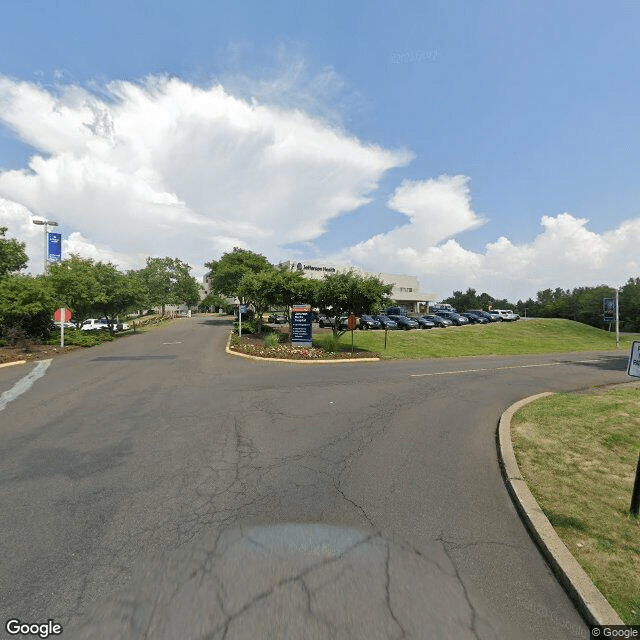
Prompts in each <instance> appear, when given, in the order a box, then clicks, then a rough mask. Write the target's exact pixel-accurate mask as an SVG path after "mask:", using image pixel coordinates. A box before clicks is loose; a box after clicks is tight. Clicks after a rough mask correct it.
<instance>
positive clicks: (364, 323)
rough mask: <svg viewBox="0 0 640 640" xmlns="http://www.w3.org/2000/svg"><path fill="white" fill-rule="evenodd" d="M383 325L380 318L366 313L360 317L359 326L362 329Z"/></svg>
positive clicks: (378, 327) (377, 327) (376, 327)
mask: <svg viewBox="0 0 640 640" xmlns="http://www.w3.org/2000/svg"><path fill="white" fill-rule="evenodd" d="M381 326H382V325H381V324H380V321H379V320H376V319H375V318H374V317H373V316H369V315H366V314H365V315H364V316H361V317H360V322H359V323H358V327H359V328H360V329H362V330H365V329H380V327H381Z"/></svg>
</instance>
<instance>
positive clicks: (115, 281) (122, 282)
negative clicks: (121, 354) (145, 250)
mask: <svg viewBox="0 0 640 640" xmlns="http://www.w3.org/2000/svg"><path fill="white" fill-rule="evenodd" d="M94 269H95V276H96V282H97V287H96V296H95V300H94V309H95V310H96V311H98V312H99V313H100V314H101V315H102V316H104V317H105V318H106V319H107V324H108V325H109V331H111V332H112V333H113V327H114V322H115V320H116V319H117V318H118V316H121V315H124V314H125V313H128V312H129V311H132V310H133V309H137V308H139V307H140V303H141V300H142V298H143V295H144V294H143V291H142V289H141V288H140V281H139V279H138V278H137V277H136V275H135V272H129V273H126V274H125V273H122V272H121V271H118V269H117V267H116V266H115V265H113V264H111V263H110V262H108V263H104V262H96V263H95V265H94Z"/></svg>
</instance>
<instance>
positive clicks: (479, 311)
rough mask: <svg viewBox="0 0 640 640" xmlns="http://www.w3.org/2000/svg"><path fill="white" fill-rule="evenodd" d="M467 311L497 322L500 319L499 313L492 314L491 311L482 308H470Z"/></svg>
mask: <svg viewBox="0 0 640 640" xmlns="http://www.w3.org/2000/svg"><path fill="white" fill-rule="evenodd" d="M466 313H475V314H476V315H477V316H480V317H481V318H486V319H487V320H488V321H489V322H497V321H498V320H499V318H498V315H497V314H493V315H492V314H491V312H490V311H483V310H482V309H468V310H467V311H466Z"/></svg>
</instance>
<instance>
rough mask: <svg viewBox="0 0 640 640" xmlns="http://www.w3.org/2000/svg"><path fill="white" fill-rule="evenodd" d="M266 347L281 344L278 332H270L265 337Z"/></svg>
mask: <svg viewBox="0 0 640 640" xmlns="http://www.w3.org/2000/svg"><path fill="white" fill-rule="evenodd" d="M264 344H265V346H266V347H276V346H278V345H279V344H280V336H279V335H278V334H277V333H270V334H268V335H267V337H266V338H265V339H264Z"/></svg>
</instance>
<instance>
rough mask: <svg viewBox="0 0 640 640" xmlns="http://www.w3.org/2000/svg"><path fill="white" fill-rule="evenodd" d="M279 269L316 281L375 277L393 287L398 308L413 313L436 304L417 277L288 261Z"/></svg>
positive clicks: (393, 295) (282, 263)
mask: <svg viewBox="0 0 640 640" xmlns="http://www.w3.org/2000/svg"><path fill="white" fill-rule="evenodd" d="M278 267H286V268H288V269H289V270H290V271H300V272H302V274H303V275H304V277H305V278H313V279H314V280H320V279H322V278H323V277H324V276H326V275H331V274H334V273H348V272H350V271H351V272H353V273H356V274H358V275H360V276H363V277H365V278H367V277H370V276H375V277H376V278H378V279H379V280H381V281H382V282H384V283H385V284H390V285H392V286H393V289H392V290H391V298H393V300H395V302H396V304H397V305H398V306H401V307H404V308H405V309H407V310H408V311H412V312H417V311H421V310H422V309H423V308H424V307H426V306H427V305H428V304H429V303H430V302H435V300H436V296H435V294H434V293H423V292H422V291H420V283H419V282H418V278H417V277H416V276H408V275H404V274H395V273H372V272H369V271H363V270H362V269H358V267H345V266H342V265H335V264H324V263H318V262H304V261H300V260H287V261H286V262H281V263H280V264H279V265H278Z"/></svg>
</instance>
